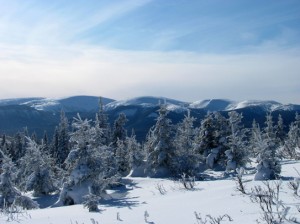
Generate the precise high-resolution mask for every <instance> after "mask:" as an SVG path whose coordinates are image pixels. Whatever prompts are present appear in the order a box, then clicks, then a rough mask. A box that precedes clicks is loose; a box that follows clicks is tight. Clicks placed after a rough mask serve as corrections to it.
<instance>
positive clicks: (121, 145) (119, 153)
mask: <svg viewBox="0 0 300 224" xmlns="http://www.w3.org/2000/svg"><path fill="white" fill-rule="evenodd" d="M115 160H116V167H117V173H118V174H119V175H120V176H127V175H128V174H129V171H130V168H129V153H128V148H127V146H126V145H125V142H124V141H122V140H118V141H117V148H116V154H115Z"/></svg>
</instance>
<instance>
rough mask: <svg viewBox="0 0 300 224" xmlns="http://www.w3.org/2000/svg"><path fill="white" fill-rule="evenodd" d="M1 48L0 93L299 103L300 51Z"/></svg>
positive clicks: (20, 95) (9, 94)
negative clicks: (216, 52)
mask: <svg viewBox="0 0 300 224" xmlns="http://www.w3.org/2000/svg"><path fill="white" fill-rule="evenodd" d="M5 49H6V50H5ZM0 50H1V51H0V52H1V53H0V74H1V76H0V88H1V90H2V91H1V95H0V98H7V97H22V96H23V97H27V96H48V97H60V96H67V95H77V94H89V95H102V96H105V97H111V98H116V99H124V98H128V97H134V96H141V95H158V96H159V95H160V96H166V97H171V98H172V97H173V98H178V99H181V100H186V101H193V100H199V99H204V98H230V99H234V100H244V99H273V100H278V101H280V102H284V103H289V102H290V103H300V101H299V93H300V84H299V82H298V80H299V74H298V71H299V70H300V64H299V63H298V62H299V60H300V55H299V54H298V53H295V52H297V51H293V52H289V51H287V50H286V51H281V52H277V53H261V52H260V54H259V55H258V54H255V53H253V54H245V55H198V54H195V53H188V52H173V53H172V52H168V53H162V52H134V51H117V50H108V49H101V48H92V47H87V46H73V47H57V48H38V47H32V48H28V47H27V48H25V49H24V47H22V46H19V47H16V46H14V47H9V46H6V48H4V47H3V46H2V47H1V46H0ZM298 52H299V51H298Z"/></svg>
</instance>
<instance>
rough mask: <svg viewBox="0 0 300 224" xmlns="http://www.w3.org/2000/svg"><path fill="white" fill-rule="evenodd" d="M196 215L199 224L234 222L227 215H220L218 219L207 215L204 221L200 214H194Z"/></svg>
mask: <svg viewBox="0 0 300 224" xmlns="http://www.w3.org/2000/svg"><path fill="white" fill-rule="evenodd" d="M194 214H195V217H196V220H197V224H206V223H209V224H220V223H221V222H223V221H229V222H232V221H233V219H232V218H231V217H230V216H229V215H227V214H225V215H220V216H218V217H213V216H211V215H206V216H205V218H204V219H203V218H202V217H201V214H200V213H197V212H194Z"/></svg>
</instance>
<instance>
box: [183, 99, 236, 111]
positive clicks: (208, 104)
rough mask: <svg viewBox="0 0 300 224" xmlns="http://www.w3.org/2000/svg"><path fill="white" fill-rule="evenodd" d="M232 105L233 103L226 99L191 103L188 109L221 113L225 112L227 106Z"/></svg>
mask: <svg viewBox="0 0 300 224" xmlns="http://www.w3.org/2000/svg"><path fill="white" fill-rule="evenodd" d="M232 104H234V101H231V100H226V99H208V100H199V101H195V102H193V103H191V104H190V105H189V108H194V109H207V110H211V111H221V110H226V109H227V107H228V106H230V105H232Z"/></svg>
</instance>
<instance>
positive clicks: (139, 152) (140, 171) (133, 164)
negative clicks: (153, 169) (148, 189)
mask: <svg viewBox="0 0 300 224" xmlns="http://www.w3.org/2000/svg"><path fill="white" fill-rule="evenodd" d="M126 145H127V149H128V153H129V168H130V170H131V171H130V176H132V177H141V176H144V175H145V174H144V169H145V162H144V158H145V153H144V151H143V149H142V146H141V144H140V143H138V142H137V140H136V137H135V133H134V130H132V132H131V137H127V139H126Z"/></svg>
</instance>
